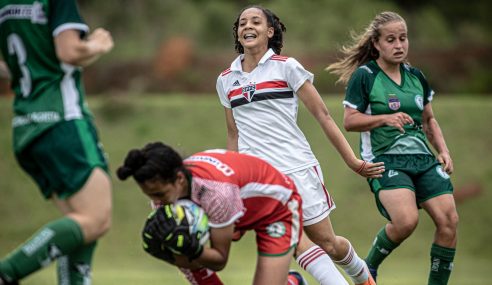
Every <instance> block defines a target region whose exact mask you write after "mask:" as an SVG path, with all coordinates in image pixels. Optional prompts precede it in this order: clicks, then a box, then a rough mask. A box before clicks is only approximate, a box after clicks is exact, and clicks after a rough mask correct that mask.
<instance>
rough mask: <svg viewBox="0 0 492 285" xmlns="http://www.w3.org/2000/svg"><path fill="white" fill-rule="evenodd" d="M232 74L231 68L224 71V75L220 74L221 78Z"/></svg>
mask: <svg viewBox="0 0 492 285" xmlns="http://www.w3.org/2000/svg"><path fill="white" fill-rule="evenodd" d="M231 72H232V71H231V68H228V69H226V70H224V71H222V73H221V74H220V76H224V75H227V74H229V73H231Z"/></svg>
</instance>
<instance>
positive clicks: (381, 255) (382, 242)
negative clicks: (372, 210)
mask: <svg viewBox="0 0 492 285" xmlns="http://www.w3.org/2000/svg"><path fill="white" fill-rule="evenodd" d="M378 193H379V194H378V205H379V209H380V211H381V212H382V213H383V214H384V216H385V217H387V218H388V219H390V217H391V219H390V220H389V222H388V223H387V224H386V225H385V227H383V228H382V229H381V230H380V231H379V233H378V234H377V236H376V237H375V239H374V242H373V244H372V247H371V249H370V250H369V254H368V255H367V257H366V262H367V265H368V266H369V269H370V270H371V274H373V277H374V278H375V277H376V276H375V275H377V269H378V267H379V265H380V264H381V263H382V262H383V261H384V259H385V258H386V257H388V256H389V255H390V254H391V252H392V251H393V250H394V249H396V248H397V247H398V246H399V245H400V243H401V242H403V241H404V240H405V239H406V238H407V237H409V236H410V235H411V234H412V233H413V231H414V230H415V228H416V227H417V224H418V208H417V206H416V201H415V193H414V192H413V191H412V190H410V189H406V188H400V189H391V190H381V191H379V192H378Z"/></svg>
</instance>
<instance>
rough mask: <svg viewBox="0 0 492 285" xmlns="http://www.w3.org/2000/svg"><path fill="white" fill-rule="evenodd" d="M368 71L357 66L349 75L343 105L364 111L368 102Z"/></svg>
mask: <svg viewBox="0 0 492 285" xmlns="http://www.w3.org/2000/svg"><path fill="white" fill-rule="evenodd" d="M370 72H371V71H369V70H367V69H366V68H360V67H359V68H358V69H357V70H356V71H355V72H354V73H353V74H352V76H351V77H350V80H349V82H348V84H347V90H346V92H345V100H344V101H343V105H344V106H345V107H348V108H352V109H357V110H358V111H359V112H362V113H363V112H365V110H366V109H367V106H368V104H369V92H370V86H369V85H370V78H369V76H370Z"/></svg>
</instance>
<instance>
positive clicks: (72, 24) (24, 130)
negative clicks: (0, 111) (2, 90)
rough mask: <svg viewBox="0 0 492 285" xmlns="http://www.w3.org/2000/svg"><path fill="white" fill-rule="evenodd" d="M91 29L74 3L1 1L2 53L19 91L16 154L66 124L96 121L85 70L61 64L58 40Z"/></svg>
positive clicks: (66, 0)
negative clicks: (87, 95)
mask: <svg viewBox="0 0 492 285" xmlns="http://www.w3.org/2000/svg"><path fill="white" fill-rule="evenodd" d="M67 29H75V30H79V31H80V33H81V36H83V35H84V34H85V33H86V32H87V31H88V30H89V28H88V26H87V25H86V24H85V23H84V21H83V20H82V18H81V16H80V14H79V12H78V8H77V4H76V2H75V0H36V1H34V0H0V49H1V51H2V56H3V58H4V60H5V61H6V63H7V66H8V67H9V70H10V73H11V77H12V83H11V86H12V89H13V90H14V93H15V99H14V118H13V120H12V127H13V132H14V135H13V138H14V151H15V152H16V153H18V152H20V151H22V149H23V148H24V147H26V146H27V145H28V144H29V143H30V142H32V141H33V139H35V138H36V137H38V136H39V135H40V134H42V133H43V132H45V131H46V130H48V129H49V128H51V127H53V126H54V125H55V124H57V123H59V122H61V121H63V120H74V119H83V118H91V117H92V116H91V114H90V112H89V110H88V109H87V106H86V105H85V101H84V96H83V94H84V90H83V87H82V82H81V72H80V68H78V67H75V66H71V65H69V64H65V63H62V62H60V61H59V60H58V58H57V56H56V52H55V45H54V38H55V37H56V36H57V35H58V34H60V33H61V32H62V31H64V30H67Z"/></svg>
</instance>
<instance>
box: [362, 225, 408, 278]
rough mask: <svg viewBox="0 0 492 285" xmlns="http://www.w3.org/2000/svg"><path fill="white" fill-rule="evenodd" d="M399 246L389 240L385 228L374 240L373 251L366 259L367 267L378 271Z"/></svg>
mask: <svg viewBox="0 0 492 285" xmlns="http://www.w3.org/2000/svg"><path fill="white" fill-rule="evenodd" d="M399 245H400V244H397V243H394V242H392V241H391V240H390V239H389V238H388V236H387V235H386V231H385V227H383V228H382V229H381V230H380V231H379V233H378V234H377V236H376V238H375V239H374V242H373V243H372V247H371V250H370V251H369V254H368V255H367V257H366V263H367V265H368V266H369V267H371V268H373V269H378V267H379V265H380V264H381V263H382V262H383V260H384V259H385V258H386V257H387V256H388V255H389V254H390V253H391V252H392V251H393V250H394V249H395V248H397V247H398V246H399Z"/></svg>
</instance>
